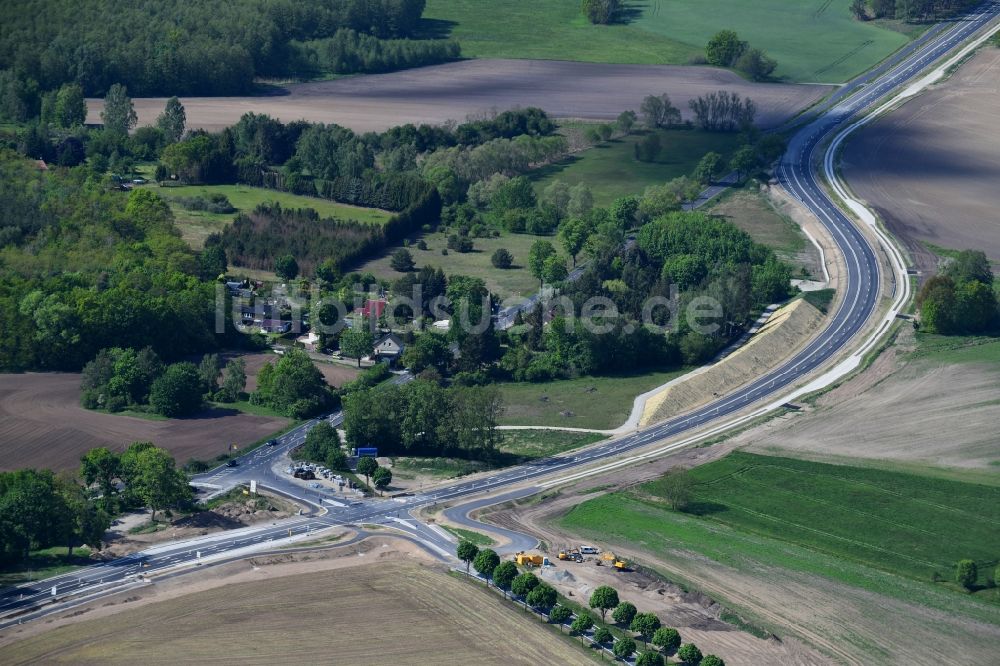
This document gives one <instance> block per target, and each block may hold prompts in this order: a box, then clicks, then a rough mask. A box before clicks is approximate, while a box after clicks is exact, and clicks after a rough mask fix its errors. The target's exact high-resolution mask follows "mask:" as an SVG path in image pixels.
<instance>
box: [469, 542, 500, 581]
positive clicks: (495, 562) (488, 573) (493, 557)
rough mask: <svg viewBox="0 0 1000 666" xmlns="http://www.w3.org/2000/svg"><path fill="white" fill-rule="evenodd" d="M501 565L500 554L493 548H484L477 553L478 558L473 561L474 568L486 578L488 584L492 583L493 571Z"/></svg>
mask: <svg viewBox="0 0 1000 666" xmlns="http://www.w3.org/2000/svg"><path fill="white" fill-rule="evenodd" d="M498 566H500V556H499V555H497V553H496V551H495V550H493V549H492V548H484V549H482V550H480V551H479V552H478V553H477V554H476V559H475V560H473V561H472V568H473V569H475V570H476V572H477V573H479V575H480V576H482V577H483V578H485V579H486V584H487V585H489V584H490V580H491V579H492V578H493V572H494V571H495V570H496V568H497V567H498Z"/></svg>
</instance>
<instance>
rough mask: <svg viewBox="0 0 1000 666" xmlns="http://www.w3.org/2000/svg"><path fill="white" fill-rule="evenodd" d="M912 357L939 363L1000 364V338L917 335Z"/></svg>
mask: <svg viewBox="0 0 1000 666" xmlns="http://www.w3.org/2000/svg"><path fill="white" fill-rule="evenodd" d="M916 339H917V347H916V349H914V350H913V351H912V352H911V353H910V356H911V358H914V359H921V360H928V361H933V362H937V363H948V364H950V363H1000V337H987V336H962V335H932V334H929V333H917V335H916Z"/></svg>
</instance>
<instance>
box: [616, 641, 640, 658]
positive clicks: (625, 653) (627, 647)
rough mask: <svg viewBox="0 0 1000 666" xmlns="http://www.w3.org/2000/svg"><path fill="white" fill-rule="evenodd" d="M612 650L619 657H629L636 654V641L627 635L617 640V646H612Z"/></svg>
mask: <svg viewBox="0 0 1000 666" xmlns="http://www.w3.org/2000/svg"><path fill="white" fill-rule="evenodd" d="M612 652H614V653H615V656H616V657H618V658H619V659H628V658H629V657H631V656H632V655H633V654H635V641H634V640H632V639H631V638H628V637H627V636H625V637H622V638H619V639H618V640H617V641H615V646H614V647H613V648H612Z"/></svg>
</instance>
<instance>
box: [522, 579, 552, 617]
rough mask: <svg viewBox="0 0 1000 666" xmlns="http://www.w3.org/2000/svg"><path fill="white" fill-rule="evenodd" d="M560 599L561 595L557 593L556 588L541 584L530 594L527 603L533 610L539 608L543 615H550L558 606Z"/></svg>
mask: <svg viewBox="0 0 1000 666" xmlns="http://www.w3.org/2000/svg"><path fill="white" fill-rule="evenodd" d="M558 598H559V595H558V594H557V593H556V590H555V588H553V587H552V586H551V585H549V584H547V583H539V584H538V585H536V586H535V587H534V589H532V590H531V592H528V596H527V598H526V601H527V602H528V605H529V606H531V607H532V608H537V609H538V610H540V611H542V612H543V613H548V612H549V610H550V609H551V608H552V607H553V606H555V605H556V601H557V600H558Z"/></svg>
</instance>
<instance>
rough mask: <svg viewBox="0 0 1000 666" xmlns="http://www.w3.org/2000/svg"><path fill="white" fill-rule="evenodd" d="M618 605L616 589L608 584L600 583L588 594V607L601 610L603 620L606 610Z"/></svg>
mask: <svg viewBox="0 0 1000 666" xmlns="http://www.w3.org/2000/svg"><path fill="white" fill-rule="evenodd" d="M617 605H618V591H617V590H615V588H613V587H611V586H610V585H601V586H600V587H598V588H597V589H595V590H594V591H593V592H592V593H591V594H590V607H591V608H596V609H597V610H599V611H601V621H602V622H603V621H604V618H605V616H606V615H607V613H608V611H609V610H611V609H612V608H615V607H616V606H617Z"/></svg>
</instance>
